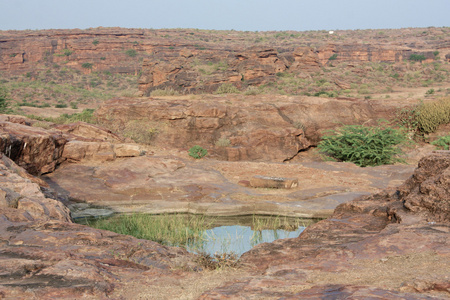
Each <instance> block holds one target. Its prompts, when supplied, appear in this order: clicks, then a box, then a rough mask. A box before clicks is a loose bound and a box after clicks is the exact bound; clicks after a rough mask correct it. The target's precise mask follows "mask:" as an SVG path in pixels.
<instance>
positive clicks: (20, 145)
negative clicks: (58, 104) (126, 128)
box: [0, 116, 145, 175]
mask: <svg viewBox="0 0 450 300" xmlns="http://www.w3.org/2000/svg"><path fill="white" fill-rule="evenodd" d="M33 123H36V121H35V120H30V119H27V118H24V117H16V116H1V117H0V151H1V152H2V153H4V154H5V155H6V156H7V157H9V158H10V159H12V160H13V161H15V162H16V163H17V164H18V165H19V166H21V167H23V168H24V169H26V170H27V171H28V172H29V173H30V174H33V175H40V174H46V173H50V172H53V171H54V170H55V169H56V167H57V166H58V165H59V164H61V163H62V162H65V161H71V162H74V161H81V160H84V159H90V160H99V161H108V160H114V159H116V158H117V157H132V156H140V155H142V154H144V153H145V151H144V150H143V149H142V147H140V146H139V145H137V144H130V143H124V139H123V138H121V137H119V136H117V135H115V134H113V133H111V131H109V130H106V129H104V128H101V127H98V126H94V125H91V124H86V123H83V122H77V123H74V124H68V125H56V126H54V127H53V128H51V129H43V128H40V127H34V126H32V124H33Z"/></svg>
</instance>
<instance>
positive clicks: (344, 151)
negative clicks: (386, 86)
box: [318, 124, 406, 167]
mask: <svg viewBox="0 0 450 300" xmlns="http://www.w3.org/2000/svg"><path fill="white" fill-rule="evenodd" d="M405 141H406V134H405V133H404V131H402V130H398V129H394V128H391V127H389V126H386V125H383V124H380V125H378V126H374V127H369V126H364V125H348V126H343V127H341V128H340V129H338V130H335V131H334V130H333V131H331V134H330V135H325V136H323V137H322V141H321V142H320V143H319V145H318V148H319V150H320V151H321V152H323V153H326V154H328V155H330V156H332V157H334V158H335V159H338V160H340V161H349V162H353V163H355V164H356V165H358V166H361V167H366V166H378V165H384V164H392V163H395V162H401V161H402V160H401V159H400V158H399V157H398V156H399V155H400V154H401V153H402V151H401V149H400V148H399V145H401V144H402V143H404V142H405Z"/></svg>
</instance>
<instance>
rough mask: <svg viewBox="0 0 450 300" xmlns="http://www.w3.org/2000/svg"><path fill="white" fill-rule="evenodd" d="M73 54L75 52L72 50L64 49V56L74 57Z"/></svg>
mask: <svg viewBox="0 0 450 300" xmlns="http://www.w3.org/2000/svg"><path fill="white" fill-rule="evenodd" d="M72 53H73V51H71V50H69V49H64V50H63V54H64V55H65V56H70V55H72Z"/></svg>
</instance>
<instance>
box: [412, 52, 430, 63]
mask: <svg viewBox="0 0 450 300" xmlns="http://www.w3.org/2000/svg"><path fill="white" fill-rule="evenodd" d="M425 59H426V57H425V55H423V54H415V53H414V54H411V56H410V57H409V60H412V61H420V62H421V61H423V60H425Z"/></svg>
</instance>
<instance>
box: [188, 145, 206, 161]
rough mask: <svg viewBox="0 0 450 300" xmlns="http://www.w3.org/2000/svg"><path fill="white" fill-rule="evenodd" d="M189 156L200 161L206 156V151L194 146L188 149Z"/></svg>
mask: <svg viewBox="0 0 450 300" xmlns="http://www.w3.org/2000/svg"><path fill="white" fill-rule="evenodd" d="M188 153H189V156H191V157H193V158H195V159H200V158H203V157H205V156H206V155H207V154H208V150H206V149H205V148H203V147H201V146H198V145H195V146H194V147H192V148H190V149H189V151H188Z"/></svg>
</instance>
